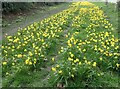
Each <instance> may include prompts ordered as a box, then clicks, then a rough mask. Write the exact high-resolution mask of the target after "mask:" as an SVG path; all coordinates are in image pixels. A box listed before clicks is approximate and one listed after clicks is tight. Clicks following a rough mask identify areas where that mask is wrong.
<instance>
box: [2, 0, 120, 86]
mask: <svg viewBox="0 0 120 89" xmlns="http://www.w3.org/2000/svg"><path fill="white" fill-rule="evenodd" d="M66 5H69V6H68V7H67V8H66V10H63V11H60V12H58V13H56V14H53V15H51V16H49V17H47V18H45V19H43V20H41V21H39V22H37V21H35V22H34V23H32V24H31V25H28V26H26V27H25V28H24V27H23V28H21V29H19V30H18V31H17V33H15V34H14V35H11V36H7V37H6V38H5V39H4V40H3V42H2V85H3V87H116V88H117V87H119V78H120V76H119V68H120V64H119V60H118V57H119V56H120V55H119V53H118V49H119V45H118V41H119V39H118V31H117V28H118V18H117V17H118V12H117V10H115V8H114V4H112V3H108V6H106V5H105V3H102V2H94V3H90V2H77V3H68V4H66ZM59 8H60V7H59ZM113 12H114V13H113Z"/></svg>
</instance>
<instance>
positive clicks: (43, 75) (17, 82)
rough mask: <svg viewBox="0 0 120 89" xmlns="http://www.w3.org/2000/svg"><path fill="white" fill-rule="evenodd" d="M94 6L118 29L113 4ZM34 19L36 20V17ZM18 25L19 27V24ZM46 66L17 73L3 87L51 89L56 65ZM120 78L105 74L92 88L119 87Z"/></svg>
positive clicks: (115, 75)
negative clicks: (51, 77)
mask: <svg viewBox="0 0 120 89" xmlns="http://www.w3.org/2000/svg"><path fill="white" fill-rule="evenodd" d="M94 4H96V5H98V6H102V10H103V11H104V12H105V13H106V15H107V16H108V19H109V20H110V22H111V23H112V24H113V27H114V28H115V29H116V28H117V26H118V25H117V24H118V22H117V20H116V19H118V18H117V11H115V10H114V5H113V4H111V3H110V4H108V6H105V3H94ZM66 5H67V4H66ZM63 6H64V4H63ZM113 12H114V13H113ZM32 18H34V16H33V17H32ZM16 25H17V26H18V24H16ZM115 33H116V34H117V31H116V30H115ZM61 39H63V38H61ZM61 42H64V41H63V40H61ZM60 46H61V44H58V45H57V47H56V48H60ZM62 46H65V43H63V44H62ZM57 50H58V49H57ZM51 53H53V52H51ZM52 56H57V52H56V54H54V55H53V54H51V55H49V57H52ZM46 64H47V65H48V66H46V67H43V68H42V69H41V70H40V71H34V72H30V71H26V70H23V71H21V72H19V73H17V74H16V75H15V76H12V77H10V78H7V79H8V80H4V82H3V85H4V86H12V87H15V86H22V87H25V86H30V87H50V86H51V85H50V84H49V82H48V78H49V74H50V71H51V70H50V67H51V66H52V65H54V64H53V63H52V62H51V60H50V61H47V62H46ZM119 78H120V77H119V76H118V74H115V73H112V72H110V71H108V72H106V73H105V74H104V76H103V77H100V78H99V80H96V81H94V82H92V84H91V85H90V86H91V87H93V86H96V87H98V86H99V87H100V86H104V87H118V79H119Z"/></svg>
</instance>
